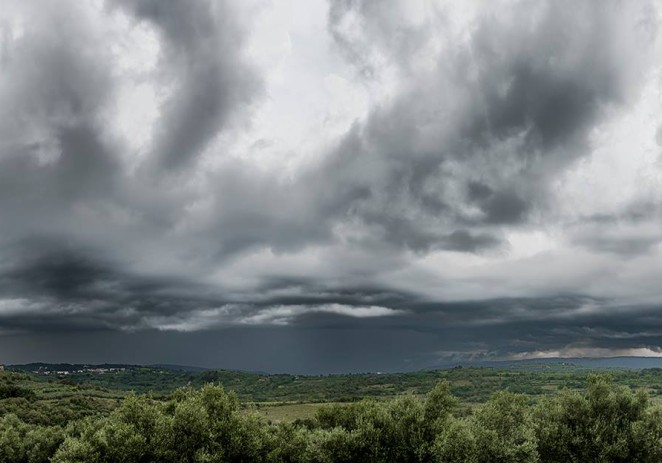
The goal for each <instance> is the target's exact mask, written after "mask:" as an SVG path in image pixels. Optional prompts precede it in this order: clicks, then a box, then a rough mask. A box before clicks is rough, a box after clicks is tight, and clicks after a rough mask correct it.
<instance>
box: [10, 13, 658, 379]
mask: <svg viewBox="0 0 662 463" xmlns="http://www.w3.org/2000/svg"><path fill="white" fill-rule="evenodd" d="M661 20H662V4H660V3H659V2H654V1H650V2H649V1H645V0H642V1H637V2H626V1H618V0H599V1H598V0H582V1H575V0H572V1H570V0H554V1H551V0H550V1H542V0H541V1H535V2H534V1H515V0H496V1H492V0H490V1H487V0H482V1H462V2H454V1H443V0H439V1H432V0H241V1H239V0H234V1H230V0H217V1H211V0H209V1H207V0H191V1H177V0H84V1H80V0H61V1H58V2H52V1H47V0H30V1H25V0H3V2H2V8H0V108H2V109H0V363H25V362H34V361H44V362H81V363H82V362H89V363H101V362H125V363H141V364H147V363H177V364H185V365H196V366H204V367H213V368H232V369H242V370H259V371H268V372H290V373H314V374H318V373H339V372H359V371H405V370H415V369H422V368H435V367H438V366H440V365H445V364H448V363H449V362H450V363H453V362H460V363H461V362H469V361H475V360H513V359H535V358H547V357H581V356H588V357H609V356H626V355H638V356H654V357H658V356H662V285H661V284H660V282H661V281H662V93H661V90H662V59H661V58H660V57H662V53H661V52H662V42H661V38H660V34H661V33H660V26H661Z"/></svg>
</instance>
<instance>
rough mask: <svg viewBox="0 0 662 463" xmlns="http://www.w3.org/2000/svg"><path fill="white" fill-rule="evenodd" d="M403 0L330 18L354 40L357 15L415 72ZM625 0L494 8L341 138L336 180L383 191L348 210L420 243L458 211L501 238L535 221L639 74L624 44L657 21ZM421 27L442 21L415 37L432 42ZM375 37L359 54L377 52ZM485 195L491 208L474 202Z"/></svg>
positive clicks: (437, 240) (338, 6) (441, 238)
mask: <svg viewBox="0 0 662 463" xmlns="http://www.w3.org/2000/svg"><path fill="white" fill-rule="evenodd" d="M395 4H396V2H383V3H382V2H369V1H365V2H345V1H337V2H333V3H332V7H331V12H330V18H329V21H330V22H329V24H330V26H329V27H330V30H331V31H332V34H333V36H334V37H335V38H336V40H337V42H338V44H339V46H340V47H342V48H343V49H345V50H346V49H347V48H348V47H349V48H351V47H352V46H353V44H352V41H351V38H352V37H351V36H347V35H343V33H342V30H343V29H342V27H340V25H341V23H342V22H343V20H344V19H345V16H352V17H357V16H358V17H359V19H360V22H361V24H365V25H366V28H365V31H366V32H364V34H368V38H369V40H367V43H368V44H371V45H372V46H373V47H379V50H380V52H382V53H385V54H386V55H387V56H388V57H389V58H390V60H391V62H392V63H394V65H395V66H396V67H398V68H401V69H403V72H405V73H408V72H410V71H409V64H408V63H407V62H406V58H404V57H403V56H402V54H401V53H400V49H399V48H398V47H397V46H393V47H392V46H390V45H392V42H393V41H396V42H397V41H402V42H404V43H405V44H406V43H408V42H407V33H408V32H409V31H408V29H407V26H406V25H404V24H403V23H402V22H398V20H396V19H393V18H394V16H395V15H394V14H389V13H393V12H394V5H395ZM623 6H624V5H623V4H621V3H617V2H606V3H600V4H598V3H595V2H586V3H583V4H581V5H579V6H576V5H571V4H570V3H567V2H566V3H564V2H547V3H539V4H523V5H519V7H518V8H513V9H509V10H507V12H505V13H503V14H495V15H491V14H486V15H485V17H484V18H482V19H481V20H480V21H479V23H478V25H477V27H476V30H475V32H474V33H473V34H472V38H471V40H470V41H469V43H468V45H466V46H459V47H457V48H456V49H455V50H454V52H453V53H442V54H440V55H439V56H438V57H437V60H438V61H437V62H438V64H437V67H436V68H435V69H434V71H433V72H432V74H430V75H425V73H423V75H416V74H413V73H412V74H411V75H409V76H408V77H409V78H410V80H411V85H410V88H409V90H408V91H404V92H403V93H402V94H401V95H399V97H398V98H397V99H396V101H395V102H394V103H393V104H391V105H390V106H388V107H382V108H379V109H377V110H375V111H373V113H372V114H371V115H370V116H369V118H368V120H367V121H366V123H365V124H364V125H363V126H361V127H354V128H352V130H351V131H350V132H349V133H348V134H347V136H346V138H345V140H344V141H343V142H342V143H341V144H339V146H338V149H337V152H336V154H335V155H334V156H333V157H332V160H331V161H330V162H329V164H328V165H327V166H325V170H324V172H325V173H327V174H328V175H331V177H330V179H329V180H328V182H334V183H335V184H337V185H346V184H350V185H351V187H352V188H354V189H363V190H365V191H369V192H370V198H369V199H368V200H358V201H352V203H351V204H350V205H347V208H346V209H344V210H343V212H346V213H348V214H350V215H352V216H354V217H355V218H357V219H359V220H362V221H364V222H365V223H366V224H367V225H377V226H380V227H381V228H382V229H383V230H385V235H386V236H385V238H386V239H392V240H393V241H394V242H396V243H398V244H400V245H405V246H409V247H411V248H413V249H426V248H435V247H441V248H448V247H449V246H448V245H446V244H444V243H445V242H447V241H446V238H445V237H446V236H447V235H448V233H449V227H453V226H454V223H457V222H458V221H460V222H461V223H466V224H471V225H472V229H470V230H469V231H472V232H478V233H487V234H490V235H491V239H490V240H487V241H486V242H489V243H490V244H495V243H496V242H498V241H499V238H498V236H499V228H500V227H499V226H502V225H506V224H519V223H522V222H526V221H527V220H528V218H529V215H530V213H531V211H532V210H534V209H541V208H544V207H545V206H546V203H547V202H548V201H550V199H551V198H550V196H549V191H548V187H549V184H550V181H551V180H552V179H554V178H555V176H556V175H558V174H559V173H560V172H562V171H563V169H564V168H566V167H567V166H568V165H569V164H570V163H571V162H572V161H574V160H576V159H578V158H580V157H582V156H583V155H584V154H585V153H587V152H589V150H588V149H587V145H586V141H587V138H586V137H587V135H588V133H589V131H590V129H591V128H592V127H593V126H594V125H595V124H596V123H598V122H599V121H600V120H601V118H602V114H603V109H604V108H606V107H609V106H614V105H621V104H625V103H626V102H627V101H628V98H629V97H630V96H631V93H632V92H631V87H632V79H633V73H632V71H631V68H630V66H628V65H627V64H624V63H623V59H624V56H622V55H621V54H620V53H619V50H618V47H620V46H624V47H626V48H628V47H633V48H636V47H639V46H640V45H641V44H643V43H645V42H646V41H647V40H649V39H650V35H649V33H650V31H649V29H642V30H638V29H637V28H638V27H639V26H638V24H637V22H636V21H638V20H641V19H642V18H643V17H644V16H643V15H644V14H645V13H646V10H645V9H644V8H639V7H637V6H635V7H634V10H635V11H634V14H632V15H623V12H622V7H623ZM368 12H370V14H368ZM384 17H387V18H389V19H388V20H383V18H384ZM623 17H625V18H626V20H625V21H623V20H622V18H623ZM633 18H634V19H633ZM533 24H535V26H534V25H533ZM421 30H423V31H424V32H426V33H428V34H431V33H432V32H430V31H429V30H427V31H426V28H425V25H423V26H422V27H420V28H419V29H417V30H416V31H415V35H416V38H415V39H412V40H414V41H416V42H418V41H421V40H425V39H422V38H421V37H420V36H419V34H420V33H421ZM613 37H618V38H619V39H620V40H623V41H624V42H625V41H628V40H629V41H630V42H628V44H627V45H625V44H624V43H621V42H615V39H614V38H613ZM365 46H366V45H365V44H358V45H357V48H356V49H354V50H353V52H352V53H353V54H354V55H357V56H363V55H369V53H370V50H366V49H364V47H365ZM403 46H405V45H403ZM405 47H406V46H405ZM628 49H630V48H628ZM389 53H390V55H389ZM628 59H632V60H633V61H636V60H638V59H640V58H639V57H637V56H631V57H629V58H628ZM472 76H473V77H472ZM435 128H436V129H435ZM357 172H360V174H357ZM460 191H467V194H468V197H467V198H462V197H461V195H460V194H459V193H458V192H460ZM431 202H433V203H434V204H436V205H439V207H437V208H433V209H430V208H429V207H428V204H431ZM472 205H474V206H477V207H478V208H479V210H480V213H478V214H475V213H471V214H468V213H467V210H470V209H471V207H472ZM402 233H408V234H410V236H409V237H403V236H402ZM421 233H423V234H424V235H423V236H424V237H423V236H421ZM450 248H453V246H452V245H451V246H450ZM475 249H476V248H475V247H474V246H469V247H467V250H469V251H473V250H475Z"/></svg>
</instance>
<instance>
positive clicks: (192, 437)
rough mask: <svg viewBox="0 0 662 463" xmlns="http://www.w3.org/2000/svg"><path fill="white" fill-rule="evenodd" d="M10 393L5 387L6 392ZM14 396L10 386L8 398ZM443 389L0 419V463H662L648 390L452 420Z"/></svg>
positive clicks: (608, 390) (520, 401)
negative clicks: (312, 410) (334, 400)
mask: <svg viewBox="0 0 662 463" xmlns="http://www.w3.org/2000/svg"><path fill="white" fill-rule="evenodd" d="M5 392H7V391H5ZM11 392H12V393H16V391H11ZM457 410H458V408H457V399H456V398H455V397H454V396H453V395H452V394H451V391H450V386H449V384H448V383H447V382H440V383H439V384H438V385H437V386H436V387H435V388H434V389H433V390H432V391H431V392H430V393H428V394H427V395H426V396H425V397H424V398H422V399H421V398H420V397H416V396H412V395H402V396H398V397H396V398H393V399H390V400H375V399H369V400H363V401H360V402H356V403H351V404H331V405H328V406H325V407H322V408H321V409H320V410H319V411H318V413H317V415H316V417H315V418H314V419H311V420H300V421H296V422H294V423H270V422H269V421H267V420H265V419H264V418H263V417H262V416H260V415H259V414H258V413H257V412H255V411H250V410H248V411H247V410H245V409H242V407H241V405H240V403H239V401H238V399H237V397H236V395H235V394H234V393H233V392H226V391H225V390H224V389H223V388H222V387H220V386H217V385H213V384H208V385H205V386H204V387H202V388H200V389H191V388H189V389H179V390H177V391H175V392H174V393H173V394H172V395H171V396H170V397H169V398H168V400H154V399H152V398H150V397H149V396H146V395H139V396H137V395H132V396H129V397H128V398H126V399H124V400H123V402H122V404H121V405H120V406H119V407H118V408H116V409H115V410H114V411H112V412H111V413H110V414H109V415H107V416H103V417H87V418H84V419H80V420H74V421H71V422H69V423H67V424H66V425H64V426H44V425H38V424H30V423H26V422H24V421H22V420H21V419H19V418H18V417H17V416H16V415H15V414H13V413H8V414H5V415H4V416H2V417H0V461H1V462H4V463H19V462H20V463H40V462H53V463H88V462H89V463H96V462H104V463H116V462H123V463H142V462H145V463H147V462H157V463H170V462H176V463H188V462H195V463H225V462H237V463H239V462H247V463H248V462H258V463H259V462H265V463H308V462H310V463H313V462H314V463H325V462H328V463H332V462H333V463H336V462H338V463H341V462H347V463H349V462H375V463H381V462H384V463H386V462H389V463H391V462H402V463H409V462H412V463H413V462H417V463H423V462H431V463H432V462H439V463H442V462H443V463H456V462H457V463H460V462H466V463H490V462H495V463H496V462H499V463H510V462H513V463H515V462H518V463H520V462H521V463H561V462H563V463H567V462H577V463H579V462H601V463H607V462H642V463H648V462H651V463H653V462H655V463H658V462H660V461H662V408H661V407H660V406H658V405H654V404H653V403H651V401H650V400H649V398H648V396H647V394H646V393H645V392H644V391H636V392H633V391H632V390H631V389H629V388H627V387H624V386H617V385H614V384H612V383H611V381H610V379H609V377H607V376H590V377H589V381H588V386H587V388H586V390H585V391H584V392H581V393H580V392H576V391H569V390H563V391H560V392H558V393H556V394H554V395H551V396H548V397H544V398H542V399H540V400H538V401H536V402H535V403H532V402H531V400H530V398H529V397H527V396H526V395H522V394H515V393H511V392H507V391H502V392H498V393H496V394H494V396H493V397H492V398H491V399H490V400H489V401H488V402H486V403H484V404H482V405H480V406H478V407H476V408H475V409H474V410H473V411H472V412H471V413H469V414H466V413H464V414H458V413H457Z"/></svg>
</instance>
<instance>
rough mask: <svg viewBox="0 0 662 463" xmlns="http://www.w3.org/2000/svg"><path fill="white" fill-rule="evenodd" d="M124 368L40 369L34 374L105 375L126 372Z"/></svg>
mask: <svg viewBox="0 0 662 463" xmlns="http://www.w3.org/2000/svg"><path fill="white" fill-rule="evenodd" d="M125 370H126V368H124V367H117V368H115V367H113V368H100V367H90V368H86V367H83V368H80V369H78V370H49V369H48V368H47V367H39V368H38V369H37V370H35V371H33V373H37V374H38V375H58V376H59V375H72V374H76V373H95V374H104V373H114V372H118V371H125Z"/></svg>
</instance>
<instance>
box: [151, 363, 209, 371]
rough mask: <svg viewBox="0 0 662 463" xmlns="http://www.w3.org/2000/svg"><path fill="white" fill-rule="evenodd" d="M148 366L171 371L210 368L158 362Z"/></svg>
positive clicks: (205, 369) (207, 369)
mask: <svg viewBox="0 0 662 463" xmlns="http://www.w3.org/2000/svg"><path fill="white" fill-rule="evenodd" d="M148 367H149V368H156V369H159V370H170V371H209V368H203V367H192V366H190V365H170V364H168V363H157V364H154V365H148Z"/></svg>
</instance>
